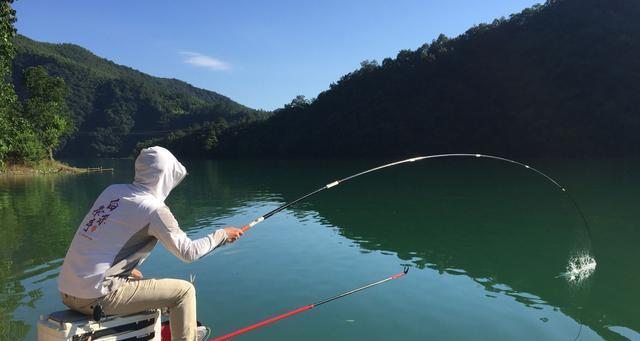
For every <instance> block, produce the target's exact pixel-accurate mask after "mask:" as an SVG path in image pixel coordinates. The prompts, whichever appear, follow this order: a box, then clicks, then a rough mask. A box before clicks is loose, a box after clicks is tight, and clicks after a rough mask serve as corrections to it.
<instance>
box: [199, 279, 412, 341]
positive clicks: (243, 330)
mask: <svg viewBox="0 0 640 341" xmlns="http://www.w3.org/2000/svg"><path fill="white" fill-rule="evenodd" d="M407 272H409V267H408V266H405V267H404V269H403V270H402V272H400V273H397V274H395V275H393V276H389V277H387V278H385V279H381V280H379V281H377V282H373V283H369V284H367V285H364V286H361V287H359V288H355V289H353V290H349V291H346V292H343V293H341V294H338V295H335V296H333V297H330V298H327V299H324V300H322V301H319V302H317V303H312V304H308V305H305V306H302V307H300V308H298V309H294V310H291V311H289V312H286V313H284V314H280V315H277V316H274V317H272V318H269V319H266V320H264V321H261V322H258V323H256V324H252V325H250V326H248V327H244V328H241V329H238V330H236V331H234V332H231V333H228V334H225V335H222V336H219V337H216V338H215V339H211V340H209V341H223V340H229V339H231V338H232V337H235V336H238V335H240V334H244V333H246V332H249V331H252V330H254V329H258V328H261V327H264V326H266V325H268V324H272V323H275V322H277V321H280V320H282V319H285V318H287V317H290V316H293V315H296V314H299V313H301V312H303V311H307V310H310V309H313V308H315V307H317V306H320V305H323V304H325V303H329V302H331V301H335V300H337V299H340V298H343V297H345V296H348V295H351V294H354V293H356V292H358V291H362V290H364V289H368V288H371V287H373V286H376V285H378V284H382V283H385V282H389V281H391V280H394V279H398V278H400V277H402V276H404V275H406V274H407Z"/></svg>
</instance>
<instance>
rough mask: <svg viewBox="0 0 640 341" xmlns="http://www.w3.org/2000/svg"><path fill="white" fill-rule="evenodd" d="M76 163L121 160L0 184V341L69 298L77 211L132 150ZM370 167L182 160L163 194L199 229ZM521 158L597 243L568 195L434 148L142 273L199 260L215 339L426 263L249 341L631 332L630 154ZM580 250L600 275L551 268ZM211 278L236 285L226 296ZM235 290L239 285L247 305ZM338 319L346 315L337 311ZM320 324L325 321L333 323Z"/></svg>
mask: <svg viewBox="0 0 640 341" xmlns="http://www.w3.org/2000/svg"><path fill="white" fill-rule="evenodd" d="M81 162H85V163H90V164H91V165H96V162H100V163H102V164H101V165H102V166H103V167H115V168H116V169H117V171H116V173H115V174H114V175H111V174H93V175H86V176H85V175H83V176H68V177H46V178H3V179H0V222H1V224H2V228H1V229H0V253H1V255H2V257H1V263H0V286H1V288H2V290H1V292H0V338H1V339H2V340H27V339H33V338H34V337H35V336H34V335H35V334H34V330H33V326H34V325H35V321H36V319H37V316H38V315H39V314H41V313H44V312H46V311H49V310H54V309H60V308H62V306H61V304H60V303H59V302H58V301H57V296H56V290H55V277H56V276H57V272H58V267H59V266H60V264H61V258H62V257H64V254H65V253H66V248H67V245H68V243H69V241H70V238H71V237H72V235H73V232H74V231H75V228H76V226H77V223H78V222H79V220H80V219H81V218H82V216H83V215H84V213H85V210H86V209H87V208H88V207H90V206H91V204H92V203H93V200H94V199H95V197H96V196H97V195H98V193H99V192H100V191H101V190H102V189H103V188H104V187H106V186H107V185H108V184H111V183H115V182H128V181H130V179H131V177H132V171H131V166H132V161H130V160H100V161H95V160H93V161H81ZM379 163H380V162H379V161H373V160H359V161H295V162H292V161H246V160H243V161H221V162H215V161H187V162H185V165H186V166H187V169H188V170H189V176H188V177H187V179H186V180H185V181H184V182H183V184H181V186H180V187H178V188H177V189H176V190H175V191H174V193H172V195H171V197H170V198H169V200H168V204H169V206H170V207H171V209H172V211H173V212H174V214H175V215H176V217H178V220H179V221H180V223H181V225H182V226H183V228H185V229H187V230H189V233H190V234H191V235H194V236H200V235H203V234H204V233H207V232H209V231H211V230H212V229H214V228H219V227H222V226H226V225H230V224H235V225H241V224H243V223H246V222H248V221H250V220H252V219H253V218H255V217H256V216H259V215H261V214H263V213H266V212H267V211H269V210H270V209H272V208H274V207H276V206H277V205H279V204H281V203H283V202H286V201H289V200H292V199H294V198H296V197H297V196H299V195H301V194H304V192H307V191H309V190H312V189H314V188H317V187H318V186H320V185H323V184H325V183H328V182H330V181H332V180H335V179H337V178H341V177H343V176H345V175H349V174H352V173H354V172H356V171H360V170H362V169H364V168H367V167H369V166H374V165H377V164H379ZM532 164H533V165H535V166H538V168H540V169H541V170H544V171H547V172H548V173H550V174H551V175H555V177H557V178H558V180H561V182H564V183H563V185H565V186H566V187H567V188H568V189H569V191H571V192H572V193H573V195H574V196H575V197H576V199H577V201H578V202H579V203H580V205H581V207H582V209H583V211H585V213H586V215H587V218H588V219H589V221H590V223H591V226H592V229H593V230H592V231H591V232H592V234H593V236H594V240H593V245H592V244H591V242H592V241H590V240H589V238H588V233H587V232H586V231H585V229H584V224H583V222H582V220H581V217H580V216H579V214H578V213H577V212H576V210H575V207H573V205H572V204H571V202H570V201H569V200H568V199H567V198H566V196H564V195H563V194H562V192H560V191H558V190H557V188H555V187H553V186H551V185H549V184H548V183H546V181H545V180H544V179H542V178H540V177H538V176H536V175H533V174H532V173H531V172H530V171H527V170H526V169H518V168H515V167H511V166H509V165H507V166H505V165H502V164H496V163H495V162H491V161H480V162H478V161H477V160H466V161H465V160H446V161H443V160H440V161H435V160H434V161H429V162H425V163H423V164H420V163H416V164H412V165H410V166H409V165H407V166H406V167H405V166H403V167H397V168H393V169H389V170H385V171H383V172H380V173H377V174H371V175H367V176H366V177H362V178H359V179H358V180H357V181H354V182H352V183H346V184H344V185H341V186H339V187H337V188H335V189H332V190H330V191H327V192H326V193H322V194H320V195H318V196H316V197H313V199H311V200H309V201H306V202H303V203H300V205H297V206H296V207H295V208H294V209H292V210H287V211H285V212H283V213H282V214H279V215H277V216H274V217H273V218H271V219H270V220H269V221H268V222H265V223H263V224H261V225H260V227H256V228H255V229H254V230H252V231H251V232H250V233H248V235H247V236H246V237H245V238H244V239H243V240H242V241H241V242H239V243H238V244H237V245H233V246H231V247H225V248H223V249H221V250H220V251H217V253H215V254H214V255H213V256H211V257H208V258H207V259H204V260H202V261H201V262H197V263H194V264H193V265H189V266H186V265H182V264H179V263H178V262H176V261H175V260H174V259H173V258H172V257H171V256H169V255H168V254H167V253H166V251H164V250H157V251H156V252H154V255H153V256H152V257H151V258H150V260H149V261H148V262H147V263H145V268H143V271H145V272H147V273H154V274H156V275H160V276H174V277H181V276H182V277H184V276H185V275H186V273H185V271H188V272H194V273H196V272H197V273H198V282H199V283H200V284H199V286H198V287H199V297H201V300H205V299H210V298H215V300H214V301H215V302H216V304H215V305H213V306H208V305H202V306H200V308H199V312H200V317H201V319H204V320H205V321H208V322H210V323H215V325H219V326H221V327H220V328H219V330H220V331H219V332H217V334H219V333H221V332H223V331H224V332H226V331H230V330H231V329H233V328H234V327H241V326H244V325H246V324H249V323H251V322H254V321H257V320H260V319H262V318H265V317H268V316H269V315H270V312H271V315H272V314H274V313H278V312H281V311H280V310H278V309H282V310H287V309H289V308H292V307H295V306H299V305H302V304H304V303H309V302H308V301H313V300H314V299H318V298H322V297H324V296H328V295H331V294H333V293H335V292H337V291H340V290H339V289H348V288H349V287H353V286H356V285H357V284H360V283H363V282H366V279H369V278H371V277H374V278H373V279H375V277H379V276H380V272H382V275H385V274H386V272H387V270H388V269H389V267H390V266H391V267H393V271H395V270H396V266H399V265H401V264H411V265H412V266H413V267H415V268H416V269H422V271H416V270H414V271H413V272H412V273H411V276H407V277H406V278H404V279H403V281H402V283H398V284H394V285H390V286H388V287H384V288H382V287H381V288H378V289H376V291H375V292H373V293H371V294H369V295H371V296H364V295H362V296H357V297H354V298H351V299H350V300H349V301H348V302H346V303H344V302H336V303H335V304H333V303H332V304H333V307H334V308H330V309H328V308H324V310H322V311H320V310H319V311H318V312H314V314H313V315H311V316H308V317H299V318H297V320H296V321H294V322H291V323H290V324H285V325H284V326H282V327H272V328H271V329H269V330H265V331H261V332H260V333H257V332H256V334H255V335H247V336H246V339H247V340H250V339H251V338H252V337H253V338H254V339H256V340H260V339H270V338H284V339H295V338H305V339H313V338H314V337H315V338H316V339H318V340H320V339H324V338H326V337H330V336H331V335H332V338H336V339H348V338H367V339H386V338H389V337H393V335H399V334H397V333H398V332H399V330H401V331H403V333H404V334H402V337H403V338H405V339H422V338H425V337H431V338H435V339H450V338H476V337H479V335H480V334H477V333H478V331H477V329H478V328H480V329H482V330H484V332H483V333H485V334H481V336H482V337H484V338H491V339H513V338H514V337H515V338H519V339H521V338H524V339H536V338H541V337H542V338H545V339H566V338H567V337H569V336H570V337H573V336H575V334H576V333H577V332H578V329H579V324H584V325H585V326H587V327H588V330H592V331H594V332H595V333H597V334H594V333H593V332H589V331H588V330H584V331H581V333H582V334H581V335H582V337H583V338H584V339H593V338H597V336H596V335H599V336H600V337H603V338H606V339H613V340H615V339H621V338H625V337H626V338H630V339H633V338H634V337H637V335H638V333H637V331H638V330H640V322H639V321H638V319H637V313H636V312H637V309H636V308H635V304H631V302H640V295H639V294H638V293H637V290H635V287H636V285H634V283H638V280H640V276H639V274H638V271H637V266H636V263H637V261H638V260H640V257H639V252H640V251H638V250H637V248H636V247H635V244H636V242H637V240H639V237H640V236H639V234H640V232H639V231H638V229H637V225H634V224H635V223H634V222H635V221H636V220H637V219H635V218H634V217H635V216H634V215H633V213H632V212H634V207H633V203H635V202H637V199H636V197H637V195H638V194H639V192H640V191H639V189H640V183H638V181H637V180H636V178H635V177H634V176H632V173H633V172H634V171H637V170H638V169H639V168H640V167H638V164H637V163H632V162H629V161H618V162H607V163H595V162H592V163H588V162H576V161H573V162H559V161H539V162H535V161H534V162H532ZM79 165H80V166H83V164H79ZM613 188H616V189H622V190H616V191H613V190H612V189H613ZM605 193H606V195H603V194H605ZM354 250H357V252H355V253H354V252H352V251H354ZM585 251H586V252H590V253H591V252H592V253H593V254H595V256H596V259H597V261H598V268H597V271H595V272H594V273H593V275H592V276H591V277H590V278H588V279H587V280H585V281H584V282H583V283H582V284H581V285H572V284H571V283H570V282H569V281H567V280H566V278H565V277H562V276H559V275H560V274H563V273H566V272H567V266H568V262H569V260H570V259H571V257H572V256H574V255H576V254H580V253H581V252H585ZM230 263H232V264H234V265H233V267H231V268H230V267H229V264H230ZM587 265H588V264H587ZM185 269H188V270H185ZM210 269H228V270H227V271H223V272H220V271H211V270H210ZM569 270H570V269H569ZM348 284H352V285H348ZM225 288H226V289H225ZM394 288H403V289H402V292H401V293H398V292H397V291H396V290H395V289H394ZM475 288H480V291H477V290H476V289H475ZM217 290H227V291H228V292H230V294H228V295H225V296H222V297H221V296H220V295H219V294H218V293H217ZM234 292H242V293H243V295H242V298H243V299H242V301H243V305H242V306H238V304H237V299H238V297H237V296H234V294H233V293H234ZM425 292H426V293H428V294H427V295H425V294H424V293H425ZM479 293H481V295H480V296H478V294H479ZM451 295H456V296H451ZM226 296H229V297H226ZM364 297H376V300H375V302H372V300H367V299H364ZM509 300H511V301H509ZM513 302H515V303H516V304H517V305H519V306H520V307H524V308H525V309H524V310H521V309H519V308H516V306H513V305H512V304H513ZM216 305H217V306H216ZM222 307H224V308H222ZM380 307H385V308H386V309H383V312H380ZM220 309H224V314H220ZM272 309H274V310H272ZM527 311H529V312H527ZM507 312H509V313H507ZM380 314H383V315H380ZM384 314H388V315H384ZM536 314H537V315H536ZM558 314H561V315H563V316H568V317H569V318H570V319H572V320H573V321H577V322H572V323H573V324H572V323H570V322H569V321H570V320H568V321H564V320H562V319H561V318H560V317H559V316H560V315H558ZM265 315H266V316H265ZM398 316H401V318H398ZM532 316H535V318H534V320H535V321H537V323H535V322H532V321H531V317H532ZM338 317H343V318H342V319H341V320H340V321H341V322H342V323H344V322H345V321H350V322H348V323H347V324H340V323H338V321H337V320H336V321H335V322H332V321H334V320H335V319H336V318H338ZM245 319H246V320H245ZM380 319H383V320H384V321H387V323H386V324H380V323H379V322H380V321H381V320H380ZM333 323H338V324H335V325H334V324H333ZM509 326H511V327H509ZM327 328H330V329H331V330H332V333H336V334H331V335H327V334H326V333H324V332H325V331H326V329H327ZM509 328H511V329H509ZM473 330H476V331H475V332H473ZM310 335H316V336H310Z"/></svg>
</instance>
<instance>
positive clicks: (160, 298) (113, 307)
mask: <svg viewBox="0 0 640 341" xmlns="http://www.w3.org/2000/svg"><path fill="white" fill-rule="evenodd" d="M98 302H99V303H100V304H102V309H103V310H104V313H105V314H107V315H127V314H133V313H137V312H141V311H143V310H147V309H160V308H165V307H167V308H169V320H170V323H171V340H172V341H177V340H180V341H193V340H195V339H196V323H197V322H196V290H195V288H194V287H193V285H192V284H191V283H189V282H187V281H183V280H179V279H143V280H129V281H127V282H126V283H125V284H123V285H122V286H121V287H120V288H118V289H117V290H116V291H114V292H112V293H110V294H109V295H107V296H104V297H101V298H96V299H84V298H77V297H73V296H70V295H67V294H62V303H64V304H65V305H66V306H67V307H69V308H71V309H72V310H75V311H79V312H81V313H83V314H86V315H92V314H93V307H94V306H95V305H96V304H97V303H98Z"/></svg>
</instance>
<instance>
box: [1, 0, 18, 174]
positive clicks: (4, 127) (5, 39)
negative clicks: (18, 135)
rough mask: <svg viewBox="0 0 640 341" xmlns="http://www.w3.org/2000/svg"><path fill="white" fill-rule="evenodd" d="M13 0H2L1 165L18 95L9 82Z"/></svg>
mask: <svg viewBox="0 0 640 341" xmlns="http://www.w3.org/2000/svg"><path fill="white" fill-rule="evenodd" d="M12 2H13V0H0V165H1V162H2V160H4V158H5V156H6V155H7V153H8V152H9V151H10V150H11V143H10V133H11V122H10V118H11V113H12V112H13V111H14V110H15V108H16V93H15V91H14V89H13V85H12V84H11V83H9V82H7V80H8V79H9V78H10V76H11V62H12V60H13V58H14V56H15V54H16V49H15V47H14V46H13V38H14V37H15V35H16V29H15V27H13V23H15V22H16V11H15V10H14V9H13V8H12V7H11V3H12Z"/></svg>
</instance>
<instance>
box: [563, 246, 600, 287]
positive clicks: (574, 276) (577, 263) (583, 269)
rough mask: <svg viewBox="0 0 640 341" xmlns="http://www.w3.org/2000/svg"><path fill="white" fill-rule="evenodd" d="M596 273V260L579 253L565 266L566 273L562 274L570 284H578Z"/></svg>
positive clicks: (586, 253)
mask: <svg viewBox="0 0 640 341" xmlns="http://www.w3.org/2000/svg"><path fill="white" fill-rule="evenodd" d="M594 271H596V260H595V259H594V258H593V257H592V256H591V255H590V254H589V253H588V252H583V253H580V254H578V255H576V256H574V257H572V258H571V259H569V264H567V271H566V272H565V273H563V274H562V276H563V277H565V278H566V279H567V281H569V283H571V284H580V283H582V281H584V280H586V279H587V278H589V276H591V274H593V272H594Z"/></svg>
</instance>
